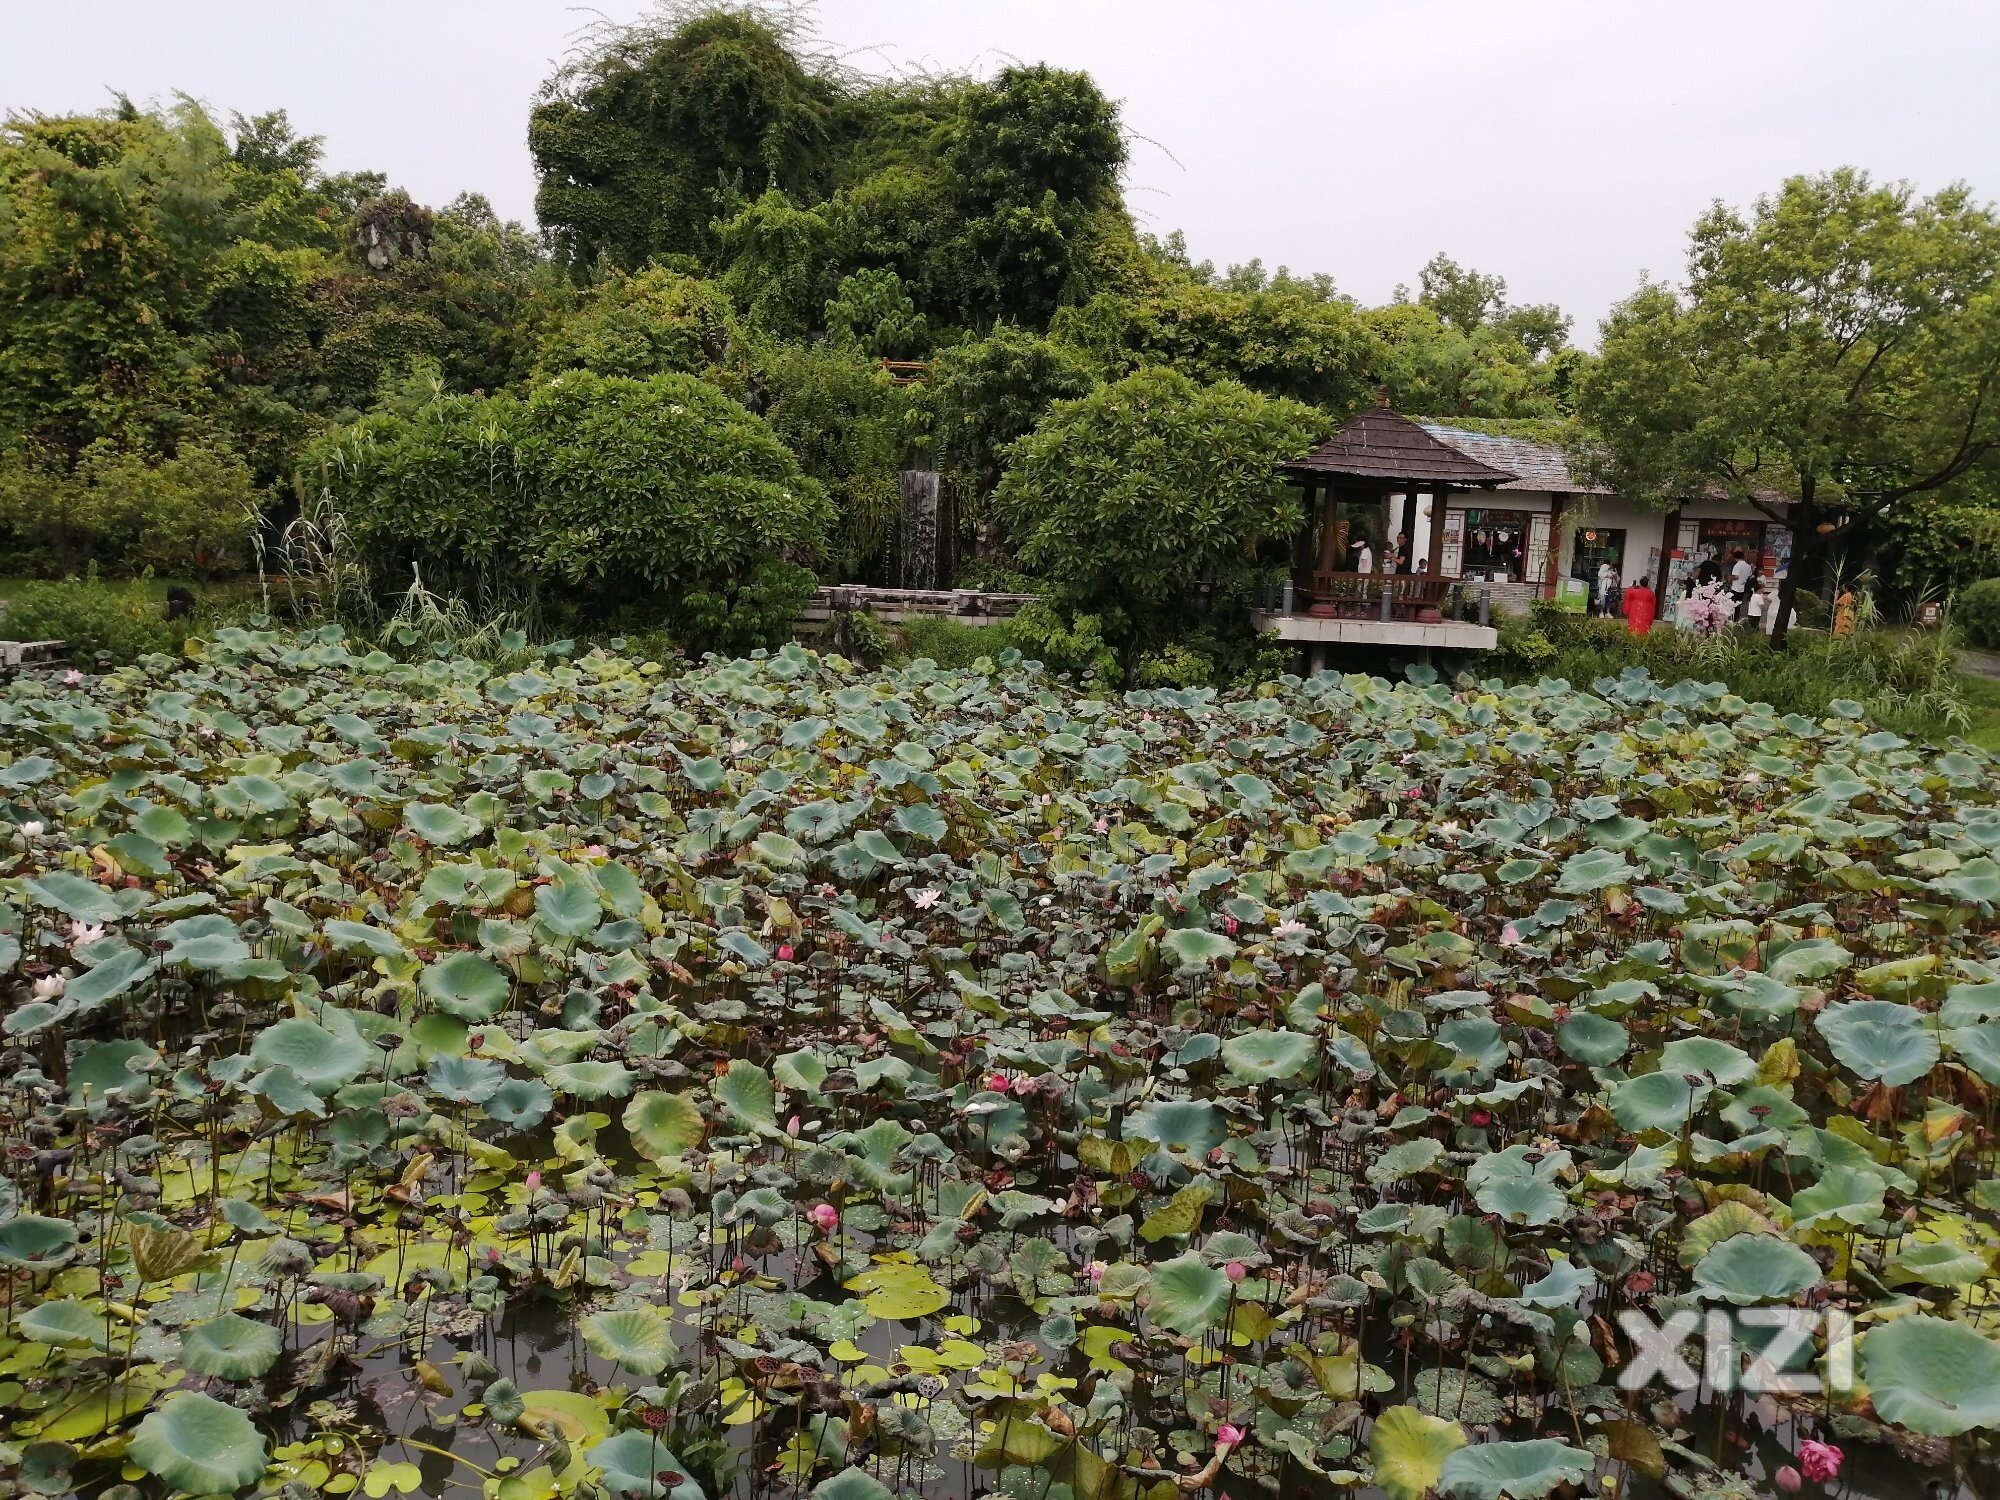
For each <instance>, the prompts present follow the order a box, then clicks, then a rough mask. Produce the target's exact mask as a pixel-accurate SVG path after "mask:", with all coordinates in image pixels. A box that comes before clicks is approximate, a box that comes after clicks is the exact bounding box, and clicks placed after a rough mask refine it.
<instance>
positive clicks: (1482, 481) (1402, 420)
mask: <svg viewBox="0 0 2000 1500" xmlns="http://www.w3.org/2000/svg"><path fill="white" fill-rule="evenodd" d="M1285 467H1286V468H1287V469H1288V470H1291V471H1292V472H1294V473H1305V474H1332V475H1338V476H1345V477H1348V478H1353V479H1385V480H1398V479H1402V480H1413V481H1416V482H1419V483H1422V482H1426V481H1428V482H1429V483H1432V484H1445V485H1455V486H1459V487H1462V488H1467V489H1490V488H1492V487H1494V486H1496V485H1505V484H1506V483H1507V482H1508V481H1509V480H1511V479H1513V478H1514V473H1513V471H1512V470H1510V469H1505V468H1496V467H1495V466H1494V465H1492V464H1489V463H1485V462H1482V461H1481V460H1480V459H1478V458H1473V457H1470V456H1468V455H1467V454H1466V453H1465V452H1463V451H1462V450H1460V449H1459V448H1456V447H1452V446H1448V445H1446V444H1445V443H1441V442H1439V441H1438V439H1437V438H1435V437H1433V436H1432V435H1431V434H1430V433H1428V432H1426V431H1425V430H1424V429H1423V428H1421V427H1419V426H1418V425H1417V424H1416V423H1415V422H1412V421H1411V420H1410V419H1409V418H1408V417H1405V416H1399V415H1398V414H1397V413H1395V412H1393V411H1391V410H1389V408H1388V407H1386V406H1371V407H1369V408H1368V409H1367V410H1366V411H1364V412H1362V413H1361V414H1360V415H1358V416H1355V417H1351V418H1349V419H1348V420H1347V422H1345V423H1344V424H1343V425H1342V426H1341V429H1340V431H1338V432H1336V433H1335V434H1334V435H1333V436H1332V437H1331V438H1329V439H1327V441H1326V442H1324V443H1322V444H1321V445H1320V446H1319V447H1318V448H1316V449H1314V450H1313V451H1312V452H1311V453H1309V454H1307V455H1306V456H1305V457H1304V458H1302V459H1299V460H1298V461H1297V462H1296V463H1290V464H1287V465H1285ZM1531 487H1532V486H1531Z"/></svg>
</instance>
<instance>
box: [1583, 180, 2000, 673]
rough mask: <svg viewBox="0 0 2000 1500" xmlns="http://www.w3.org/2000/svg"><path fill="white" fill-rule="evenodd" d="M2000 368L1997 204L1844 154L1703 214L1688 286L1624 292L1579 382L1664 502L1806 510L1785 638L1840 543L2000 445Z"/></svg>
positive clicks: (1630, 488)
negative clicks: (1816, 171) (1800, 597)
mask: <svg viewBox="0 0 2000 1500" xmlns="http://www.w3.org/2000/svg"><path fill="white" fill-rule="evenodd" d="M1996 385H2000V220H1996V218H1995V216H1994V214H1993V211H1992V210H1991V209H1990V208H1987V207H1985V206H1982V205H1979V204H1976V203H1974V202H1973V200H1972V197H1971V195H1970V193H1969V192H1968V191H1967V190H1966V189H1964V188H1962V187H1953V188H1948V189H1946V190H1945V191H1943V192H1941V193H1938V194H1936V195H1935V196H1933V197H1929V198H1918V197H1917V196H1916V194H1915V192H1914V191H1913V190H1912V189H1911V188H1910V187H1909V186H1908V185H1906V184H1890V185H1877V184H1875V183H1873V182H1871V181H1870V180H1869V178H1868V177H1867V175H1866V174H1865V173H1862V172H1859V171H1856V170H1853V169H1851V168H1843V169H1841V170H1839V171H1836V172H1832V173H1828V174H1826V175H1824V176H1818V177H1794V178H1792V179H1790V180H1788V181H1787V182H1786V183H1785V184H1784V186H1783V187H1782V188H1781V189H1780V190H1779V191H1778V192H1777V193H1776V194H1775V195H1773V196H1770V197H1765V198H1760V199H1758V200H1757V202H1756V203H1755V204H1754V205H1753V207H1752V208H1751V210H1750V212H1749V214H1748V215H1747V216H1746V215H1744V214H1740V213H1738V212H1736V211H1735V210H1733V209H1730V208H1728V207H1725V206H1723V205H1721V204H1717V205H1716V206H1715V207H1714V208H1713V209H1711V210H1710V211H1709V212H1708V213H1706V214H1704V215H1703V216H1702V217H1701V219H1700V220H1699V221H1698V222H1697V223H1696V225H1695V228H1694V234H1693V237H1692V242H1691V245H1690V249H1689V256H1688V283H1687V289H1686V291H1685V292H1684V293H1677V292H1675V291H1674V290H1672V289H1671V288H1668V287H1665V286H1660V285H1654V284H1648V285H1644V286H1641V287H1640V289H1639V290H1638V291H1637V292H1635V293H1634V294H1633V295H1632V296H1631V297H1630V298H1629V299H1627V300H1626V301H1625V302H1624V303H1622V304H1620V305H1619V307H1618V308H1617V309H1615V310H1614V312H1613V313H1612V315H1611V317H1610V318H1609V319H1608V320H1607V321H1606V323H1605V325H1604V335H1603V343H1602V357H1601V359H1600V361H1599V362H1598V364H1597V365H1596V366H1595V368H1593V369H1591V370H1589V371H1588V372H1587V373H1586V375H1585V377H1584V379H1583V381H1582V382H1581V386H1580V389H1579V395H1578V400H1579V408H1580V411H1581V413H1582V415H1583V416H1584V418H1585V419H1586V421H1587V423H1588V424H1589V427H1590V428H1591V431H1592V434H1593V437H1592V441H1591V445H1590V448H1589V450H1588V452H1587V453H1586V455H1585V458H1586V461H1587V464H1588V467H1590V468H1591V469H1592V470H1593V471H1594V472H1595V473H1596V474H1597V475H1598V476H1599V477H1601V478H1603V479H1605V480H1606V481H1608V482H1610V483H1613V484H1616V485H1617V486H1618V487H1619V488H1620V489H1622V490H1624V491H1625V492H1626V493H1628V494H1632V495H1635V496H1641V497H1646V498H1650V499H1654V500H1657V501H1659V502H1662V503H1666V502H1670V501H1672V500H1674V499H1677V498H1679V497H1682V496H1686V495H1690V494H1698V493H1702V492H1704V491H1705V490H1707V489H1709V488H1711V487H1713V488H1719V489H1721V490H1723V491H1725V492H1727V493H1728V494H1730V495H1732V496H1734V497H1737V498H1740V499H1744V500H1747V501H1749V502H1751V503H1752V504H1754V505H1756V506H1758V507H1759V508H1760V509H1761V510H1763V511H1764V512H1765V514H1767V515H1769V516H1770V517H1771V518H1772V519H1774V520H1777V521H1780V522H1782V523H1784V524H1785V525H1786V526H1787V527H1788V528H1789V530H1790V533H1791V544H1792V565H1791V567H1790V569H1789V570H1788V572H1787V576H1786V578H1785V581H1784V584H1783V586H1782V588H1781V589H1780V592H1779V605H1778V623H1777V627H1776V630H1775V632H1774V635H1775V638H1776V639H1777V640H1778V641H1780V642H1782V641H1783V639H1784V635H1785V632H1786V630H1787V629H1788V627H1789V626H1790V623H1791V619H1792V613H1793V610H1792V605H1793V599H1794V597H1795V595H1796V593H1797V590H1798V587H1799V582H1800V578H1801V574H1802V573H1804V572H1805V571H1806V570H1808V569H1809V568H1813V567H1816V566H1817V565H1818V564H1819V563H1820V561H1821V560H1822V559H1823V558H1824V557H1825V555H1826V553H1827V550H1828V548H1829V547H1831V546H1833V545H1835V544H1836V543H1837V542H1838V540H1839V539H1840V538H1841V537H1843V536H1844V535H1845V534H1847V533H1849V532H1850V531H1852V530H1853V529H1855V528H1857V527H1861V526H1865V525H1866V524H1868V523H1869V522H1871V521H1872V520H1873V519H1874V518H1876V517H1878V516H1882V515H1884V514H1886V513H1888V512H1889V511H1891V510H1892V509H1893V508H1894V507H1896V506H1897V505H1898V504H1899V503H1901V502H1904V501H1907V500H1908V499H1909V498H1910V497H1912V496H1915V495H1922V494H1928V493H1931V492H1934V491H1937V490H1940V489H1942V488H1944V487H1945V486H1948V485H1950V484H1952V483H1953V482H1954V481H1955V480H1957V479H1959V478H1960V477H1961V476H1963V475H1965V474H1967V473H1968V472H1969V471H1970V470H1971V469H1972V468H1973V466H1974V465H1976V464H1978V463H1979V462H1980V461H1981V460H1982V458H1984V457H1985V456H1986V455H1987V454H1989V453H1991V452H1993V451H1994V450H1995V449H1996V447H2000V390H1996ZM1773 492H1782V493H1787V494H1790V495H1793V496H1795V497H1796V501H1795V503H1793V504H1791V505H1790V506H1789V507H1786V506H1782V505H1779V504H1776V503H1774V502H1773V499H1772V495H1773Z"/></svg>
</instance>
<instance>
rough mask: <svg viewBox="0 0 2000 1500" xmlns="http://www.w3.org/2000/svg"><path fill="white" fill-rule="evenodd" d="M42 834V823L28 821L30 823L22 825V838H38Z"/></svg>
mask: <svg viewBox="0 0 2000 1500" xmlns="http://www.w3.org/2000/svg"><path fill="white" fill-rule="evenodd" d="M41 836H42V825H41V824H40V823H35V822H28V823H23V824H22V825H21V837H22V838H24V839H38V838H40V837H41Z"/></svg>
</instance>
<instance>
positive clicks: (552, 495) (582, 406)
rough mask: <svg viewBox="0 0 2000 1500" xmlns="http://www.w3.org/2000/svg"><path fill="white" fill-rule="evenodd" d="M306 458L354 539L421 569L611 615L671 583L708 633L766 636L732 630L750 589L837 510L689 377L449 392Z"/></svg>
mask: <svg viewBox="0 0 2000 1500" xmlns="http://www.w3.org/2000/svg"><path fill="white" fill-rule="evenodd" d="M305 470H306V473H307V475H308V483H309V484H310V486H311V488H312V492H313V495H314V498H315V499H316V501H317V502H318V503H319V504H320V505H321V506H322V507H323V508H324V510H325V511H326V512H327V513H329V514H332V515H335V516H338V517H339V522H340V525H341V526H342V527H343V528H344V530H345V536H344V541H345V543H346V544H348V545H351V546H353V547H355V548H357V549H358V550H359V551H361V552H362V553H363V554H365V555H367V556H369V557H371V558H375V559H379V560H384V561H385V562H386V564H387V565H388V568H389V570H390V571H392V572H394V573H399V574H401V575H403V576H404V577H405V578H409V577H412V576H417V577H423V578H425V579H427V580H429V585H428V586H431V587H442V588H446V589H450V590H454V591H469V592H471V593H473V594H474V595H476V596H477V597H480V598H483V599H486V600H490V601H493V602H494V603H495V604H496V605H500V606H503V607H504V606H505V605H506V604H508V603H510V602H511V603H514V604H516V605H518V606H519V607H521V608H523V609H531V608H532V606H533V605H534V604H535V603H536V602H537V597H538V591H539V590H540V589H543V588H546V587H548V586H551V585H564V586H567V588H568V589H569V590H571V591H573V593H574V596H575V597H577V598H579V599H580V600H581V601H583V602H584V603H585V605H586V607H587V608H589V609H590V610H592V611H594V612H595V613H596V614H598V615H599V616H602V615H603V614H605V613H606V612H609V611H615V610H617V609H619V608H620V607H622V606H629V605H630V604H632V603H634V602H635V601H637V600H639V599H641V598H644V597H646V596H652V595H657V596H661V597H662V608H663V610H665V611H668V612H672V611H681V612H683V613H684V615H685V617H686V618H685V623H686V625H687V627H688V629H689V631H690V643H691V644H695V645H700V646H707V645H718V644H732V645H742V646H748V645H754V644H764V643H766V642H764V641H761V640H758V639H751V640H741V639H740V638H739V636H738V634H737V633H736V632H734V631H732V630H729V629H727V628H725V626H724V624H723V622H724V621H726V620H727V619H728V617H729V615H730V613H731V610H732V608H733V604H734V601H735V599H736V596H737V595H738V594H739V593H740V592H741V591H742V590H744V589H745V588H746V587H750V586H752V584H753V581H754V582H755V587H756V588H757V589H760V590H762V589H768V588H769V587H770V586H771V585H772V582H773V578H774V575H773V574H772V573H771V571H770V567H771V565H773V564H776V563H780V562H791V563H793V564H796V563H798V562H803V561H808V560H810V559H812V558H813V557H816V556H817V555H818V554H819V553H820V551H821V550H823V548H824V545H825V533H826V529H827V526H828V525H829V523H830V521H831V519H832V515H831V507H830V506H829V504H828V502H827V500H826V498H825V496H824V494H823V493H822V491H821V489H820V487H819V485H818V484H817V483H816V482H815V481H814V480H812V479H810V478H808V477H807V476H806V475H805V474H804V473H803V472H802V471H801V470H800V469H799V467H798V464H797V462H796V460H795V459H794V458H793V457H792V455H791V453H790V451H789V450H788V449H786V448H785V446H784V445H783V444H782V443H780V442H779V441H778V440H777V438H776V437H775V436H774V435H773V434H772V432H771V430H770V428H769V427H768V426H767V425H766V424H765V423H764V422H763V421H762V420H760V419H759V418H757V417H755V416H753V415H751V414H750V413H749V412H748V411H746V410H745V409H744V408H743V407H742V406H741V405H740V404H738V403H737V402H734V401H732V400H730V399H729V398H728V397H727V396H725V395H723V394H722V392H721V391H719V390H717V389H716V388H715V387H714V386H712V385H710V384H708V383H707V382H705V381H701V380H698V379H696V378H694V377H693V376H689V375H656V376H653V377H652V378H651V379H648V380H634V379H630V378H626V377H621V376H606V375H597V374H592V373H589V372H585V371H572V372H568V373H565V374H561V375H556V376H552V377H550V378H548V379H546V380H543V381H539V382H537V383H536V384H534V385H532V386H530V387H529V388H528V390H527V392H526V394H525V395H524V396H518V397H517V396H514V395H510V394H505V393H502V394H500V395H495V396H488V397H478V396H441V397H439V398H437V399H435V400H433V401H430V402H427V403H425V404H423V405H422V406H420V407H419V408H418V409H417V410H415V411H414V412H410V413H408V414H405V413H401V412H393V411H382V412H377V413H374V414H372V415H370V416H368V417H365V418H363V419H362V420H361V421H359V422H356V423H354V424H352V425H350V426H347V427H343V428H339V429H337V430H335V431H333V432H331V433H329V434H328V435H327V436H326V437H324V438H322V439H320V440H319V441H318V442H317V443H315V444H314V445H313V447H312V448H311V449H309V450H308V452H307V454H306V459H305ZM795 593H796V589H795V588H794V589H791V590H789V591H788V595H787V596H789V594H795ZM797 602H799V601H796V600H795V601H794V605H795V607H796V603H797ZM760 614H761V611H760ZM786 623H789V618H787V619H786V620H785V621H782V622H780V625H781V627H782V625H783V624H786Z"/></svg>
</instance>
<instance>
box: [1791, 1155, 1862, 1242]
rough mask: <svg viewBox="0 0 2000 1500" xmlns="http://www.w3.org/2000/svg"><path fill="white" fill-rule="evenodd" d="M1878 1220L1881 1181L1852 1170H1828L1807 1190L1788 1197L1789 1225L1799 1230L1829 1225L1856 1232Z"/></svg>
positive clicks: (1860, 1171)
mask: <svg viewBox="0 0 2000 1500" xmlns="http://www.w3.org/2000/svg"><path fill="white" fill-rule="evenodd" d="M1881 1217H1882V1179H1881V1178H1879V1177H1877V1176H1876V1175H1875V1174H1874V1173H1873V1172H1865V1171H1862V1170H1860V1169H1859V1168H1856V1167H1828V1168H1827V1169H1826V1171H1825V1172H1823V1173H1822V1174H1821V1175H1820V1179H1819V1181H1818V1182H1816V1183H1814V1184H1813V1185H1812V1186H1811V1187H1808V1188H1801V1189H1799V1191H1798V1192H1797V1193H1795V1194H1793V1195H1792V1223H1793V1224H1794V1225H1795V1226H1796V1227H1798V1228H1800V1229H1810V1228H1812V1227H1814V1226H1815V1225H1818V1224H1824V1223H1832V1224H1835V1225H1840V1226H1845V1227H1848V1228H1857V1227H1859V1226H1860V1225H1863V1224H1866V1223H1868V1222H1870V1221H1871V1220H1874V1219H1879V1218H1881Z"/></svg>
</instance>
